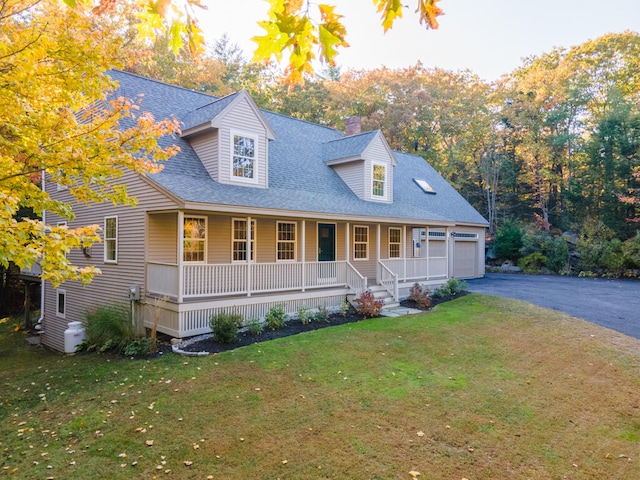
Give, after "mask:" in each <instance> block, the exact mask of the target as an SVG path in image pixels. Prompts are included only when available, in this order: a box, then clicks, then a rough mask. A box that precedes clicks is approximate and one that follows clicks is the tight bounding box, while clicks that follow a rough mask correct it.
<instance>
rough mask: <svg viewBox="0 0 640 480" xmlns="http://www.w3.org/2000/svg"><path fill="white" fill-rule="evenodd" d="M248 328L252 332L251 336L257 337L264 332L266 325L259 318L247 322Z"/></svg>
mask: <svg viewBox="0 0 640 480" xmlns="http://www.w3.org/2000/svg"><path fill="white" fill-rule="evenodd" d="M247 328H248V329H249V332H251V335H253V336H255V337H257V336H258V335H260V334H261V333H262V332H263V331H264V324H263V323H262V322H261V321H260V319H259V318H257V317H253V318H250V319H249V321H248V322H247Z"/></svg>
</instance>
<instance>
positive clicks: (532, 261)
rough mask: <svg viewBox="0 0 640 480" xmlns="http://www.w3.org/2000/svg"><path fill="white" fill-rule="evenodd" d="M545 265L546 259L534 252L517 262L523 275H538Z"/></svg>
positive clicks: (539, 253)
mask: <svg viewBox="0 0 640 480" xmlns="http://www.w3.org/2000/svg"><path fill="white" fill-rule="evenodd" d="M546 265H547V257H545V256H544V255H543V254H542V252H534V253H532V254H531V255H527V256H526V257H522V258H521V259H520V260H518V266H519V267H520V269H521V270H522V271H523V272H524V273H540V270H542V269H543V268H545V267H546Z"/></svg>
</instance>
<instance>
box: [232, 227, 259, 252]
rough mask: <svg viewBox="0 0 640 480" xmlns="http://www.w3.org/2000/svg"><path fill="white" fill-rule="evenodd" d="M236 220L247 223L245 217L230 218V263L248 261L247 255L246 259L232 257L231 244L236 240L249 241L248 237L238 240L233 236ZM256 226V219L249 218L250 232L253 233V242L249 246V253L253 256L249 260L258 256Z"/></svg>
mask: <svg viewBox="0 0 640 480" xmlns="http://www.w3.org/2000/svg"><path fill="white" fill-rule="evenodd" d="M236 221H240V222H245V223H247V219H246V218H238V217H235V218H232V219H231V263H247V262H248V261H249V257H248V256H247V259H246V260H234V258H233V244H234V242H236V241H238V242H241V241H250V239H249V238H247V239H246V240H240V239H236V238H235V222H236ZM257 226H258V222H257V221H256V219H255V218H252V219H251V232H252V235H253V244H252V246H251V255H252V256H253V260H251V261H252V262H255V261H256V258H258V254H257V252H256V245H258V232H257Z"/></svg>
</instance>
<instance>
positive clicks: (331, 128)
mask: <svg viewBox="0 0 640 480" xmlns="http://www.w3.org/2000/svg"><path fill="white" fill-rule="evenodd" d="M247 93H248V92H247ZM258 108H259V109H260V110H261V111H263V112H265V113H270V114H272V115H277V116H279V117H284V118H286V119H287V120H294V121H296V122H301V123H306V124H308V125H313V126H314V127H320V128H324V129H326V130H333V131H334V132H339V133H342V132H341V130H338V129H337V128H335V127H330V126H328V125H322V124H320V123H316V122H312V121H311V120H305V119H304V118H296V117H292V116H291V115H286V114H284V113H280V112H274V111H273V110H268V109H266V108H262V107H258Z"/></svg>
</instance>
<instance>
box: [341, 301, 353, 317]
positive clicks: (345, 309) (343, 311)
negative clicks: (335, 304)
mask: <svg viewBox="0 0 640 480" xmlns="http://www.w3.org/2000/svg"><path fill="white" fill-rule="evenodd" d="M349 310H351V304H350V303H349V302H347V301H346V300H345V301H344V302H342V303H341V304H340V310H339V312H340V315H342V316H343V317H346V316H347V314H348V313H349Z"/></svg>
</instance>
